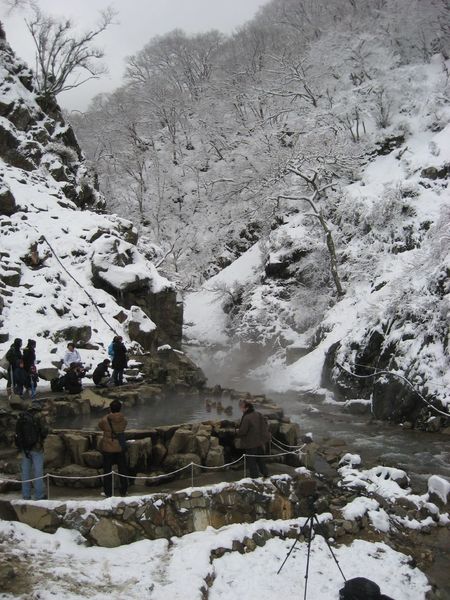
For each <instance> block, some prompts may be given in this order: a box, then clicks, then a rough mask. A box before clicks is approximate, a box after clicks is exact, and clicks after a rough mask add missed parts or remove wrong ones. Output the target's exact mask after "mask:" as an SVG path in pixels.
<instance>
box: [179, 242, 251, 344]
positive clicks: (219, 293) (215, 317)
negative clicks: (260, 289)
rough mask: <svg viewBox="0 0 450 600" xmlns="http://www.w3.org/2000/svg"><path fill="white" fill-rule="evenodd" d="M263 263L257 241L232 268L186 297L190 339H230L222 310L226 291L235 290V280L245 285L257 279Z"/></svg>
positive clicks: (217, 341)
mask: <svg viewBox="0 0 450 600" xmlns="http://www.w3.org/2000/svg"><path fill="white" fill-rule="evenodd" d="M260 266H261V251H260V247H259V244H255V245H254V246H252V247H251V248H250V250H248V251H247V252H245V253H244V254H243V255H242V256H240V257H239V258H238V259H237V260H235V261H234V262H233V263H232V264H231V265H230V266H229V267H227V268H226V269H224V270H223V271H221V272H220V273H219V274H218V275H215V276H214V277H212V278H211V279H208V281H207V283H205V285H204V286H203V287H202V289H201V290H200V291H198V292H193V293H191V294H189V295H188V296H187V297H186V300H185V304H184V321H185V327H186V330H187V333H188V335H189V338H191V339H192V340H196V339H197V340H201V341H202V342H203V343H206V344H218V345H220V344H226V343H228V342H229V336H228V335H227V333H226V331H225V329H226V314H225V313H224V311H223V310H222V302H223V301H224V300H226V299H227V293H226V290H227V289H228V290H232V289H233V287H235V285H236V283H239V285H244V284H246V283H248V282H250V281H252V280H254V279H255V278H256V277H257V272H258V268H259V267H260Z"/></svg>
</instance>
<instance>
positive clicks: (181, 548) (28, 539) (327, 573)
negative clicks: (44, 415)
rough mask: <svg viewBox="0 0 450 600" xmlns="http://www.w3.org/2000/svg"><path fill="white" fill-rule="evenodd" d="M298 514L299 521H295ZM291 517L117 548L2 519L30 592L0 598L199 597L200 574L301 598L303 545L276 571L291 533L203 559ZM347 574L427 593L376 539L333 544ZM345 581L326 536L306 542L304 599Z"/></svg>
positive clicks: (255, 598)
mask: <svg viewBox="0 0 450 600" xmlns="http://www.w3.org/2000/svg"><path fill="white" fill-rule="evenodd" d="M303 521H304V519H300V520H299V521H298V522H297V523H298V524H301V523H302V522H303ZM293 523H296V522H295V521H258V522H257V523H254V524H239V525H230V526H227V527H223V528H221V529H219V530H215V529H213V528H209V529H208V530H207V531H205V532H200V533H193V534H190V535H186V536H184V537H183V538H172V540H171V543H170V545H169V542H168V541H167V540H154V541H151V540H143V541H139V542H135V543H134V544H130V545H127V546H121V547H119V548H112V549H108V548H98V547H88V546H86V544H85V543H84V541H83V539H82V538H81V536H80V534H78V533H76V532H73V531H68V530H65V529H59V530H58V531H57V532H56V533H55V534H53V535H51V534H47V533H42V532H40V531H36V530H33V529H31V528H30V527H28V526H27V525H24V524H21V523H15V522H9V523H8V522H5V521H2V522H0V547H2V550H3V551H4V550H5V547H6V545H8V546H9V548H10V549H11V550H10V552H12V556H13V557H14V566H15V567H16V568H17V569H19V568H20V571H21V576H22V578H23V577H24V575H25V582H27V581H29V582H30V583H31V584H32V589H33V591H32V592H30V591H28V592H26V593H24V594H23V595H22V594H21V595H17V594H16V593H14V594H11V593H0V598H2V600H13V599H16V600H17V599H19V598H20V599H23V600H25V599H30V598H33V599H37V598H39V600H53V599H54V598H55V597H56V598H65V599H66V600H78V599H79V598H92V599H95V600H106V599H107V598H113V599H115V600H122V599H123V598H125V597H126V598H133V599H134V598H135V599H136V600H142V599H143V598H149V599H152V600H168V599H170V600H178V599H179V600H182V599H189V600H197V599H198V600H201V599H202V598H203V596H202V592H201V589H202V588H205V587H206V584H205V579H206V578H207V577H209V579H210V580H212V579H213V582H212V585H211V588H210V589H209V598H210V599H211V600H220V599H225V598H227V599H229V598H237V597H242V598H245V599H246V600H276V599H278V598H280V597H284V598H297V597H298V598H300V597H303V590H304V585H305V580H304V575H305V570H306V553H307V544H306V543H304V542H303V543H298V544H297V545H296V548H295V549H294V551H293V553H292V554H291V556H290V557H289V559H288V561H287V563H286V565H285V566H284V567H283V569H282V571H281V573H280V574H279V575H277V571H278V569H279V568H280V566H281V564H282V562H283V560H284V559H285V557H286V555H287V553H288V552H289V550H290V548H291V547H292V544H293V540H292V539H286V540H281V539H278V538H274V539H270V540H268V541H267V543H266V544H265V546H264V547H257V548H256V550H255V551H253V552H251V553H247V554H239V553H238V552H232V553H227V554H225V555H224V556H223V557H221V558H216V559H214V560H213V561H211V560H210V556H211V551H212V550H214V549H217V548H225V549H231V545H232V543H233V540H243V539H244V538H245V537H251V536H252V535H253V534H254V533H255V532H256V531H257V530H261V529H271V530H278V531H280V532H281V531H283V530H284V531H287V530H288V528H289V526H290V525H292V524H293ZM333 552H334V553H335V555H336V558H337V560H338V561H339V564H340V567H341V569H342V571H343V573H344V575H345V577H346V578H347V579H351V578H353V577H367V578H368V579H371V580H372V581H374V582H376V583H377V584H378V585H379V586H380V588H381V591H382V593H384V594H387V595H389V596H391V597H393V598H395V600H424V599H425V594H426V592H427V590H428V589H429V584H428V582H427V579H426V577H425V575H424V574H423V573H422V572H421V571H420V570H419V569H417V568H413V567H412V566H411V564H410V559H409V557H407V556H405V555H403V554H400V553H399V552H396V551H395V550H392V549H391V548H389V546H387V545H386V544H383V543H368V542H366V541H363V540H355V541H354V542H353V543H352V544H351V545H349V546H340V547H335V548H333ZM342 586H343V579H342V576H341V574H340V573H339V571H338V568H337V566H336V564H335V563H334V560H333V557H332V555H331V553H330V551H329V549H328V546H327V545H326V543H325V540H324V539H323V538H322V537H321V536H319V535H317V536H316V537H315V538H314V539H313V541H312V547H311V559H310V567H309V577H308V590H309V591H308V598H311V599H314V600H330V599H333V598H336V599H337V598H338V597H339V589H340V588H341V587H342Z"/></svg>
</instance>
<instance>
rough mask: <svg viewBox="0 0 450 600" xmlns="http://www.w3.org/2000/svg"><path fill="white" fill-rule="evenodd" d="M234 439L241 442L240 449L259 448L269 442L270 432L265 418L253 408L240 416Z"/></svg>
mask: <svg viewBox="0 0 450 600" xmlns="http://www.w3.org/2000/svg"><path fill="white" fill-rule="evenodd" d="M236 437H238V438H240V440H241V447H242V449H244V450H246V449H248V448H261V447H262V446H265V445H266V444H267V442H268V441H269V440H270V432H269V428H268V426H267V421H266V418H265V417H264V416H263V415H262V414H261V413H259V412H257V411H256V410H254V409H253V408H250V409H247V410H246V412H245V413H244V414H243V415H242V419H241V423H240V425H239V431H238V432H237V434H236Z"/></svg>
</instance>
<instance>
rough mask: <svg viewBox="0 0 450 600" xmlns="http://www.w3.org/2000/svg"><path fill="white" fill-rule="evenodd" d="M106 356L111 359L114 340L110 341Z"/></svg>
mask: <svg viewBox="0 0 450 600" xmlns="http://www.w3.org/2000/svg"><path fill="white" fill-rule="evenodd" d="M108 356H109V357H110V359H111V360H112V359H113V358H114V342H111V343H110V345H109V346H108Z"/></svg>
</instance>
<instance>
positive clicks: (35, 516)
mask: <svg viewBox="0 0 450 600" xmlns="http://www.w3.org/2000/svg"><path fill="white" fill-rule="evenodd" d="M13 508H14V510H15V512H16V515H17V520H18V521H20V522H21V523H25V524H26V525H29V526H30V527H32V528H33V529H39V530H40V531H45V532H47V533H54V532H55V531H56V530H57V529H58V526H59V524H60V521H61V517H60V516H59V515H58V514H57V513H56V512H55V511H54V510H52V509H49V508H46V507H45V506H38V505H36V504H29V503H20V504H13Z"/></svg>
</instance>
